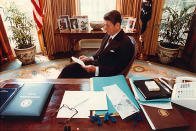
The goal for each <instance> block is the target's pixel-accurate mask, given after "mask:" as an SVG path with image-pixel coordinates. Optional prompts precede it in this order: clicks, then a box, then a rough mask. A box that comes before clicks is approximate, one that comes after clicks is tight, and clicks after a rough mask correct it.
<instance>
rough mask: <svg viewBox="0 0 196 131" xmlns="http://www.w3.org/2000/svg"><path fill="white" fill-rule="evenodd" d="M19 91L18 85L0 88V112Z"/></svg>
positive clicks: (7, 85)
mask: <svg viewBox="0 0 196 131" xmlns="http://www.w3.org/2000/svg"><path fill="white" fill-rule="evenodd" d="M9 87H13V88H9ZM19 89H20V85H18V84H14V85H13V84H6V85H4V86H3V88H0V112H1V111H3V109H4V108H5V107H6V106H7V105H8V103H9V102H10V101H11V100H12V98H13V97H14V96H15V95H16V94H17V92H18V90H19Z"/></svg>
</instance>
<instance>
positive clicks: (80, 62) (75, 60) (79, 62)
mask: <svg viewBox="0 0 196 131" xmlns="http://www.w3.org/2000/svg"><path fill="white" fill-rule="evenodd" d="M71 59H72V60H73V61H74V62H76V63H78V64H80V65H81V66H85V64H84V62H83V61H81V60H80V59H78V58H76V57H73V56H72V57H71Z"/></svg>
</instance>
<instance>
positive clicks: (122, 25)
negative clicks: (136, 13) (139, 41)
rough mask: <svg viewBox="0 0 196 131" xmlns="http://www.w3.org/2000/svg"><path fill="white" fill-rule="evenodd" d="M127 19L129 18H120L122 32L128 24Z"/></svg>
mask: <svg viewBox="0 0 196 131" xmlns="http://www.w3.org/2000/svg"><path fill="white" fill-rule="evenodd" d="M128 19H129V17H122V22H121V28H122V29H123V30H124V31H126V26H127V23H128Z"/></svg>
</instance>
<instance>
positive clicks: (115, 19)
mask: <svg viewBox="0 0 196 131" xmlns="http://www.w3.org/2000/svg"><path fill="white" fill-rule="evenodd" d="M104 20H108V21H111V22H112V24H113V25H115V24H116V23H120V24H121V21H122V19H121V14H120V12H118V11H117V10H112V11H110V12H108V13H106V14H105V15H104Z"/></svg>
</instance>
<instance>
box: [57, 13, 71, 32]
mask: <svg viewBox="0 0 196 131" xmlns="http://www.w3.org/2000/svg"><path fill="white" fill-rule="evenodd" d="M59 19H63V21H66V25H67V28H66V29H69V30H71V26H70V21H69V16H68V15H60V16H59Z"/></svg>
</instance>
